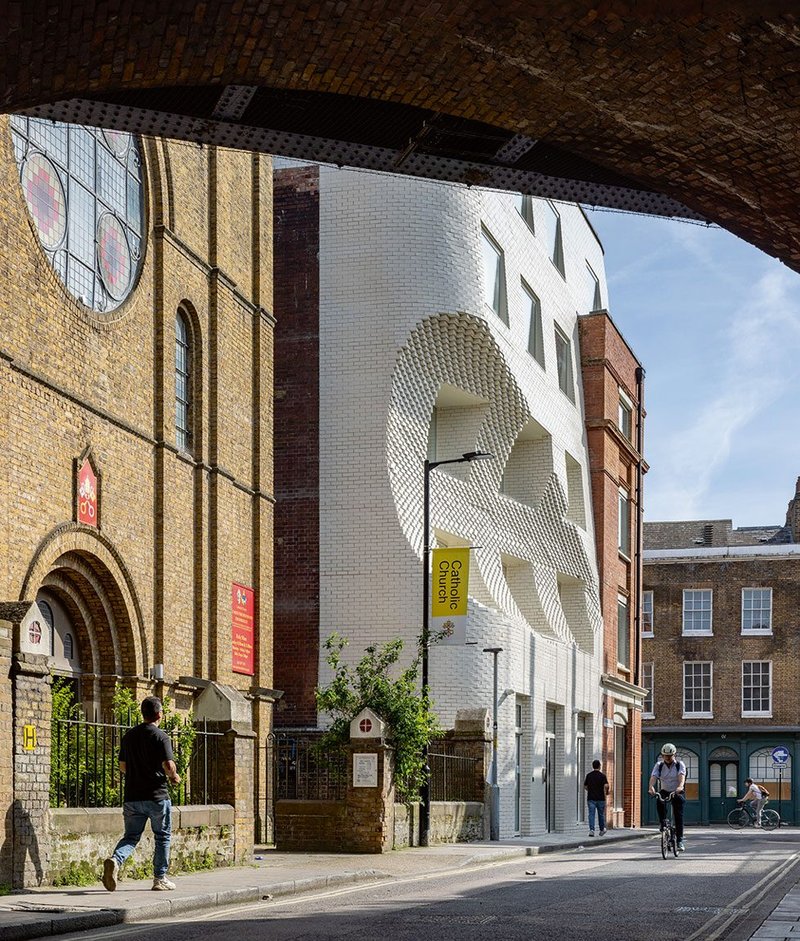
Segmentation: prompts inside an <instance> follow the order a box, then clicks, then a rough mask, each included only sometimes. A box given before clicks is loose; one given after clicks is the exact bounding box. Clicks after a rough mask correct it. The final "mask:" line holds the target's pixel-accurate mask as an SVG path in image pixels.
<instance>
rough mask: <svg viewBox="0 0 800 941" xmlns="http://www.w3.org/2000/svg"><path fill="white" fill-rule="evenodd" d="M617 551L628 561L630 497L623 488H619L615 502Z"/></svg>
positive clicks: (629, 550)
mask: <svg viewBox="0 0 800 941" xmlns="http://www.w3.org/2000/svg"><path fill="white" fill-rule="evenodd" d="M623 509H624V512H623ZM617 551H618V552H619V554H620V555H621V556H622V557H623V559H627V560H628V561H630V558H631V495H630V493H629V492H628V490H627V489H626V488H625V487H620V488H619V500H618V501H617Z"/></svg>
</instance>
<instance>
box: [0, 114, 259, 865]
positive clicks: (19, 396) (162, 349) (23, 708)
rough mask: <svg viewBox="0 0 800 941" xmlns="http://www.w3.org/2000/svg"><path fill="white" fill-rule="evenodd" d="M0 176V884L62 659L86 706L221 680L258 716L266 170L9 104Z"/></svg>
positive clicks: (30, 825)
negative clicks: (119, 695)
mask: <svg viewBox="0 0 800 941" xmlns="http://www.w3.org/2000/svg"><path fill="white" fill-rule="evenodd" d="M0 178H1V179H2V186H0V192H1V193H2V196H1V197H0V217H1V218H2V223H3V224H2V226H1V227H0V294H2V297H3V310H2V315H1V316H0V443H2V448H0V451H1V453H2V461H1V462H0V505H2V507H3V513H2V514H0V668H1V669H0V677H2V679H0V723H1V724H2V735H0V807H2V809H3V810H4V811H5V810H6V809H7V808H14V810H13V812H12V811H11V810H10V811H9V814H10V816H9V817H7V820H12V827H11V830H12V839H11V840H8V839H7V840H6V843H5V845H4V849H3V853H2V855H0V882H9V883H11V882H12V881H14V882H16V883H19V881H20V880H25V881H28V882H29V881H31V880H33V881H36V873H33V874H31V867H32V866H33V863H32V861H31V859H30V858H28V859H26V858H25V856H26V847H25V841H26V839H28V837H30V835H31V833H32V834H33V835H34V836H36V835H37V834H38V839H39V840H40V841H41V839H42V833H43V832H44V829H46V827H45V818H46V814H47V805H48V783H47V782H48V771H49V767H48V759H47V753H48V749H49V736H50V728H49V697H48V695H47V693H48V688H49V684H50V683H51V680H52V678H53V676H60V677H62V679H65V680H68V681H69V682H70V683H71V684H72V685H73V688H74V691H75V698H76V700H77V701H78V703H80V704H81V705H82V706H83V707H84V708H85V709H86V711H87V712H89V713H94V712H97V713H98V714H103V713H104V712H105V711H106V710H107V709H108V707H109V705H110V699H111V696H112V694H113V690H114V687H115V684H117V683H120V684H122V685H124V686H126V687H128V688H129V689H131V690H132V691H133V692H134V693H135V695H136V697H137V698H141V697H142V696H143V695H144V694H147V693H156V694H158V695H160V696H162V697H170V698H171V699H172V701H173V703H174V705H175V707H176V708H177V709H178V710H179V711H182V712H184V713H185V712H187V711H188V710H189V709H190V708H191V707H192V705H193V702H194V700H195V697H196V695H197V693H198V691H199V690H200V689H203V688H205V686H206V685H207V684H208V683H209V682H212V681H213V682H216V683H218V684H221V685H223V686H225V687H228V688H231V689H233V690H234V691H235V694H236V695H237V696H239V697H247V700H248V702H249V705H248V706H247V709H248V710H249V713H250V714H249V717H248V718H249V722H250V724H251V725H252V728H253V730H254V732H255V736H256V740H260V741H262V742H263V739H264V737H265V736H266V735H267V733H268V732H269V729H270V723H271V711H272V703H271V695H270V687H271V685H272V615H271V611H272V504H273V497H272V345H273V328H274V321H273V317H272V313H271V306H272V269H271V259H272V230H271V218H272V171H271V161H270V159H269V158H267V157H263V156H258V155H250V154H247V153H243V152H233V151H226V150H223V149H221V148H219V149H218V148H216V147H204V146H193V145H185V144H179V143H174V142H166V141H163V140H153V139H143V140H138V139H135V138H132V137H130V136H129V135H125V134H121V133H117V132H103V131H95V130H92V129H87V128H80V127H78V126H76V125H70V126H64V125H56V124H53V123H52V122H48V121H34V120H33V119H30V120H28V119H25V118H21V117H12V118H11V119H8V120H6V119H4V120H3V121H2V124H0ZM34 603H37V607H36V608H31V606H32V605H33V604H34ZM31 612H32V613H31ZM31 691H32V692H31ZM31 730H33V731H31ZM23 737H24V740H23ZM34 742H35V745H33V744H32V743H34ZM264 772H265V769H261V768H258V767H256V766H254V767H253V769H252V773H253V774H254V775H255V777H256V782H255V785H254V792H255V794H256V800H255V807H254V806H253V801H252V793H253V792H252V791H251V794H250V798H249V799H250V807H249V810H247V809H245V810H244V811H243V814H244V817H243V819H244V818H246V817H247V815H248V814H249V817H250V823H251V826H252V825H253V818H255V820H256V825H258V821H259V817H260V816H261V817H263V814H264V803H263V800H264V788H265V781H264ZM259 795H260V797H259ZM261 822H262V823H263V820H262V821H261ZM26 834H28V837H26ZM250 839H251V840H252V832H251V834H250ZM28 842H29V843H30V839H28ZM28 850H30V846H28ZM39 869H40V872H39V878H40V879H41V878H42V873H44V876H43V877H44V878H46V874H47V860H46V859H44V858H43V859H40V860H39Z"/></svg>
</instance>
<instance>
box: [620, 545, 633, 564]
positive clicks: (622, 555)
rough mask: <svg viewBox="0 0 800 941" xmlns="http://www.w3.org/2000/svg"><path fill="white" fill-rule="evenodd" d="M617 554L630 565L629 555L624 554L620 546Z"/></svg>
mask: <svg viewBox="0 0 800 941" xmlns="http://www.w3.org/2000/svg"><path fill="white" fill-rule="evenodd" d="M617 554H618V555H619V557H620V558H621V559H624V560H625V561H626V562H627V563H628V565H630V562H631V557H630V556H629V555H628V554H627V553H625V552H623V551H622V549H620V548H619V546H618V547H617Z"/></svg>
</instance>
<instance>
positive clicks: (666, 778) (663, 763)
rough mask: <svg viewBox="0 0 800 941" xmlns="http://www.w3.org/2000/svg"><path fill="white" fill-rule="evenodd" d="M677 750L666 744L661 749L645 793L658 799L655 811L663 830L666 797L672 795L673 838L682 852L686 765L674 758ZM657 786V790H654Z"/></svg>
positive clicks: (665, 820) (683, 848)
mask: <svg viewBox="0 0 800 941" xmlns="http://www.w3.org/2000/svg"><path fill="white" fill-rule="evenodd" d="M677 750H678V749H677V748H676V747H675V746H674V745H673V744H672V742H667V743H666V744H665V745H663V746H662V748H661V756H660V757H659V759H658V761H657V762H656V763H655V765H654V766H653V770H652V771H651V772H650V786H649V787H648V789H647V793H648V794H651V795H652V796H653V797H658V800H657V801H656V810H657V811H658V819H659V820H660V821H661V829H662V830H663V829H664V827H665V826H666V822H667V804H666V801H665V798H666V797H669V795H670V794H672V810H673V812H674V814H675V836H676V837H677V838H678V849H679V850H680V851H681V852H683V851H684V850H685V849H686V846H685V845H684V842H683V805H684V803H685V801H686V797H685V795H684V790H683V788H684V784H685V783H686V765H685V764H684V763H683V762H682V761H681V760H680V759H679V758H676V757H675V752H676V751H677ZM656 786H658V790H656Z"/></svg>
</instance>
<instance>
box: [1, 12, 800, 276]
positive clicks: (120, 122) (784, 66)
mask: <svg viewBox="0 0 800 941" xmlns="http://www.w3.org/2000/svg"><path fill="white" fill-rule="evenodd" d="M793 11H797V6H796V4H790V3H788V2H784V3H782V4H776V3H771V2H761V3H753V2H752V0H747V2H743V0H733V2H715V0H711V2H706V3H697V2H693V3H689V2H674V3H669V4H665V3H656V2H652V0H643V2H638V3H636V2H630V3H623V2H616V0H606V2H595V3H588V2H576V0H565V2H560V3H556V2H538V0H536V2H530V0H529V2H516V0H468V2H447V0H442V2H436V0H396V2H389V0H380V2H378V0H347V2H345V0H283V2H279V0H275V2H268V0H214V2H206V3H198V2H193V0H192V2H190V0H169V2H165V0H159V2H152V0H142V2H138V3H130V2H126V3H123V2H121V0H73V2H71V3H64V4H57V3H52V2H51V0H29V2H28V3H26V4H21V3H16V2H10V0H5V2H0V109H2V110H5V111H18V110H26V111H29V112H30V113H34V114H38V115H41V116H46V117H51V118H54V119H57V120H61V121H77V122H80V123H86V124H99V125H102V126H104V127H111V128H118V129H120V130H127V131H133V132H138V133H145V134H156V135H164V136H170V137H177V138H183V139H185V140H189V141H196V142H199V143H216V144H221V145H227V146H232V147H242V148H248V149H253V150H260V151H265V152H269V153H281V154H285V155H289V156H297V157H303V158H309V159H315V160H321V161H326V162H332V163H337V164H342V165H348V166H355V167H365V168H370V169H375V170H386V171H390V172H396V173H407V174H412V175H418V176H424V177H431V178H436V179H445V180H451V181H457V182H461V183H466V184H471V185H481V186H490V187H497V188H501V189H511V190H519V191H523V192H528V193H531V194H533V195H537V196H546V197H550V198H553V199H565V200H574V201H578V202H582V203H585V204H589V205H601V206H610V207H617V208H620V209H629V210H634V211H639V212H651V213H657V214H663V215H674V216H681V217H685V218H694V219H703V220H706V221H709V222H715V223H718V224H720V225H722V226H725V227H726V228H728V229H730V230H731V231H733V232H735V233H736V234H737V235H739V236H741V237H742V238H744V239H746V240H748V241H749V242H752V243H753V244H755V245H757V246H759V247H760V248H762V249H763V250H764V251H766V252H768V253H770V254H772V255H775V256H777V257H779V258H780V259H782V260H783V261H784V262H785V263H786V264H787V265H789V266H790V267H792V268H794V269H795V270H800V212H798V204H800V197H798V192H800V163H799V162H798V149H800V148H798V133H799V131H800V120H798V118H799V117H800V116H799V115H798V96H799V93H800V15H797V14H796V13H795V12H793Z"/></svg>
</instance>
